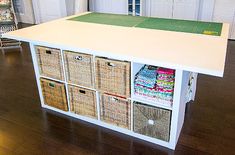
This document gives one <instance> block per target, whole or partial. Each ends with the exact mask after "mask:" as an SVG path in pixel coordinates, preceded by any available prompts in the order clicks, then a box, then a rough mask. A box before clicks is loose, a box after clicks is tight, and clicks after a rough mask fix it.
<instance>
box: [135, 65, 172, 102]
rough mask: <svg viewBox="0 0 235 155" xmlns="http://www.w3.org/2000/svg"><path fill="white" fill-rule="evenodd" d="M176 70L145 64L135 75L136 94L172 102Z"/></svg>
mask: <svg viewBox="0 0 235 155" xmlns="http://www.w3.org/2000/svg"><path fill="white" fill-rule="evenodd" d="M174 75H175V71H174V70H172V69H166V68H160V67H159V68H158V67H155V66H148V65H145V66H144V67H143V68H142V69H141V70H140V71H139V73H138V74H137V75H136V77H135V84H134V88H135V94H136V95H139V96H145V97H148V99H151V100H160V101H166V102H167V103H169V102H170V103H172V101H173V92H174V79H175V77H174Z"/></svg>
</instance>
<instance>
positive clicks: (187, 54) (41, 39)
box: [4, 16, 229, 76]
mask: <svg viewBox="0 0 235 155" xmlns="http://www.w3.org/2000/svg"><path fill="white" fill-rule="evenodd" d="M71 17H72V16H71ZM71 17H67V18H71ZM228 33H229V25H228V24H223V29H222V34H221V36H211V35H203V34H192V33H182V32H172V31H163V30H153V29H144V28H136V27H121V26H111V25H102V24H93V23H85V22H78V21H71V20H66V18H63V19H59V20H55V21H51V22H47V23H44V24H40V25H36V26H32V27H28V28H24V29H20V30H17V31H13V32H9V33H6V34H4V37H7V38H11V39H18V40H21V41H26V42H32V43H35V44H44V45H52V46H53V47H56V46H58V48H61V47H63V49H68V50H69V49H76V50H77V51H80V52H88V53H93V54H98V55H102V56H108V57H109V56H110V57H117V58H124V59H126V60H132V61H136V62H143V63H147V64H154V65H159V66H162V67H169V68H173V69H181V70H186V71H192V72H197V73H203V74H208V75H214V76H223V72H224V65H225V57H226V51H227V42H228Z"/></svg>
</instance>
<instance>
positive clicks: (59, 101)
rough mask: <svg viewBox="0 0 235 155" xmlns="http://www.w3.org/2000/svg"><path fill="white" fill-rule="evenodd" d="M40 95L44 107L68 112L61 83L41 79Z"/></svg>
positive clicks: (63, 86) (63, 87)
mask: <svg viewBox="0 0 235 155" xmlns="http://www.w3.org/2000/svg"><path fill="white" fill-rule="evenodd" d="M41 87H42V94H43V97H44V103H45V104H46V105H49V106H52V107H55V108H57V109H60V110H64V111H68V104H67V99H66V93H65V85H64V84H63V83H59V82H55V81H51V80H47V79H43V78H41Z"/></svg>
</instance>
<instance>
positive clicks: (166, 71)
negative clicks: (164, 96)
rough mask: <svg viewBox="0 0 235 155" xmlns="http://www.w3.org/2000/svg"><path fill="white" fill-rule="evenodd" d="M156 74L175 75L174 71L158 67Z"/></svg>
mask: <svg viewBox="0 0 235 155" xmlns="http://www.w3.org/2000/svg"><path fill="white" fill-rule="evenodd" d="M157 73H158V74H167V75H174V74H175V70H173V69H168V68H162V67H159V68H158V69H157Z"/></svg>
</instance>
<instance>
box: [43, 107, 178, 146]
mask: <svg viewBox="0 0 235 155" xmlns="http://www.w3.org/2000/svg"><path fill="white" fill-rule="evenodd" d="M42 107H43V108H46V109H50V110H52V111H56V112H59V113H61V114H64V115H67V116H70V117H74V118H78V119H80V120H82V121H85V122H88V123H93V124H95V125H98V126H102V127H104V128H107V129H111V130H113V131H116V132H119V133H123V134H125V135H128V136H132V137H135V138H138V139H141V140H144V141H147V142H151V143H154V144H157V145H161V146H164V147H168V148H171V149H174V147H173V146H172V145H171V143H170V142H165V141H162V140H159V139H156V138H152V137H148V136H145V135H141V134H138V133H135V132H133V131H131V130H128V129H125V128H120V127H117V126H114V125H111V124H108V123H105V122H102V121H100V120H96V119H92V118H89V117H85V116H81V115H77V114H74V113H71V112H66V111H63V110H59V109H56V108H53V107H51V106H48V105H42Z"/></svg>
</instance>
